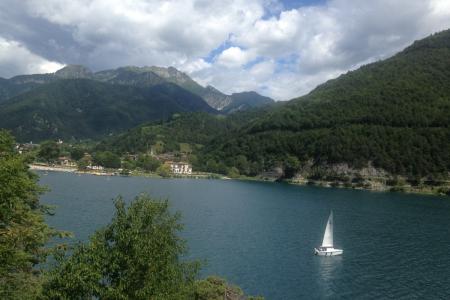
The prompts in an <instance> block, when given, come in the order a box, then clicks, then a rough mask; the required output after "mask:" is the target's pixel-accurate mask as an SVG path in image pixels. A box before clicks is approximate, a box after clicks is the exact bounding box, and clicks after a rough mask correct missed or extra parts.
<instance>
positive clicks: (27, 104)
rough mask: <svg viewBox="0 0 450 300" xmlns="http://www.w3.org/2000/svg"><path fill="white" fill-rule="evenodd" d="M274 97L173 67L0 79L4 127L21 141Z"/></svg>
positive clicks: (240, 106) (75, 68) (104, 130)
mask: <svg viewBox="0 0 450 300" xmlns="http://www.w3.org/2000/svg"><path fill="white" fill-rule="evenodd" d="M272 103H274V101H273V100H272V99H270V98H268V97H264V96H261V95H259V94H257V93H256V92H243V93H235V94H232V95H226V94H223V93H222V92H220V91H219V90H217V89H215V88H213V87H212V86H207V87H203V86H201V85H199V84H198V83H197V82H195V81H194V80H193V79H191V78H190V77H189V76H188V75H186V74H185V73H183V72H180V71H178V70H177V69H175V68H173V67H169V68H161V67H121V68H117V69H113V70H104V71H100V72H95V73H94V72H92V71H91V70H89V69H88V68H86V67H84V66H81V65H68V66H66V67H64V68H62V69H61V70H58V71H57V72H55V73H51V74H35V75H20V76H15V77H13V78H11V79H4V78H0V127H3V128H7V129H10V130H12V131H13V133H14V134H15V135H16V137H17V138H18V139H19V140H42V139H48V138H65V139H67V138H76V139H78V138H97V137H100V136H102V135H105V134H109V133H113V132H119V131H121V130H125V129H128V128H130V127H132V126H136V125H138V124H140V123H143V122H149V121H154V120H165V119H167V118H169V117H170V116H171V115H172V114H174V113H181V112H195V111H202V112H209V113H221V114H226V113H231V112H235V111H239V110H244V109H249V108H253V107H259V106H263V105H269V104H272Z"/></svg>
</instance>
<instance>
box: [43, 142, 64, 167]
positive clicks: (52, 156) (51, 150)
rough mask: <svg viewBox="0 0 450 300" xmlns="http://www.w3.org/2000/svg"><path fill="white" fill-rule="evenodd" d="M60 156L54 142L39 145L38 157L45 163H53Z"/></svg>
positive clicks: (59, 151) (57, 146)
mask: <svg viewBox="0 0 450 300" xmlns="http://www.w3.org/2000/svg"><path fill="white" fill-rule="evenodd" d="M60 154H61V149H60V148H59V145H58V144H57V143H56V142H55V141H45V142H42V143H41V144H40V145H39V152H38V157H39V158H42V159H44V160H46V161H47V162H52V161H55V160H56V159H57V158H58V157H59V155H60Z"/></svg>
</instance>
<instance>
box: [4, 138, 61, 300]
mask: <svg viewBox="0 0 450 300" xmlns="http://www.w3.org/2000/svg"><path fill="white" fill-rule="evenodd" d="M42 192H43V189H42V188H40V187H39V186H38V185H37V176H36V175H34V174H33V173H31V172H30V171H29V170H28V167H27V163H26V158H24V157H21V156H19V155H17V154H16V153H15V151H14V139H13V138H12V137H11V135H9V134H8V133H7V132H5V131H0V299H29V298H32V297H34V295H35V294H36V293H37V292H38V290H39V288H40V279H41V276H40V273H39V271H38V270H36V269H35V268H34V267H35V266H36V265H37V264H39V263H41V262H43V261H44V260H45V257H46V256H47V254H48V251H47V250H46V249H45V248H44V245H45V244H46V242H47V241H48V240H49V239H50V238H51V237H52V236H54V235H55V234H56V233H57V232H56V231H55V230H53V229H51V228H50V227H49V226H48V225H47V224H46V223H45V220H44V215H45V213H46V212H47V208H46V207H44V206H42V205H41V204H40V203H39V195H40V194H41V193H42Z"/></svg>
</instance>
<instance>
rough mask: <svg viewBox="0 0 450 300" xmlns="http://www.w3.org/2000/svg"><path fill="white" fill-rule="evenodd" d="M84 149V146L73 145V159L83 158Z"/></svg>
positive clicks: (71, 155) (71, 150) (71, 154)
mask: <svg viewBox="0 0 450 300" xmlns="http://www.w3.org/2000/svg"><path fill="white" fill-rule="evenodd" d="M84 152H85V151H84V149H82V148H80V147H76V146H75V147H72V148H71V149H70V157H71V158H72V159H73V160H80V159H82V158H83V156H84Z"/></svg>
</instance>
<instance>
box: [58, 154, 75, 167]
mask: <svg viewBox="0 0 450 300" xmlns="http://www.w3.org/2000/svg"><path fill="white" fill-rule="evenodd" d="M58 164H59V165H61V166H64V167H76V166H77V164H76V162H74V161H73V160H72V159H70V158H69V157H67V156H60V157H58Z"/></svg>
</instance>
